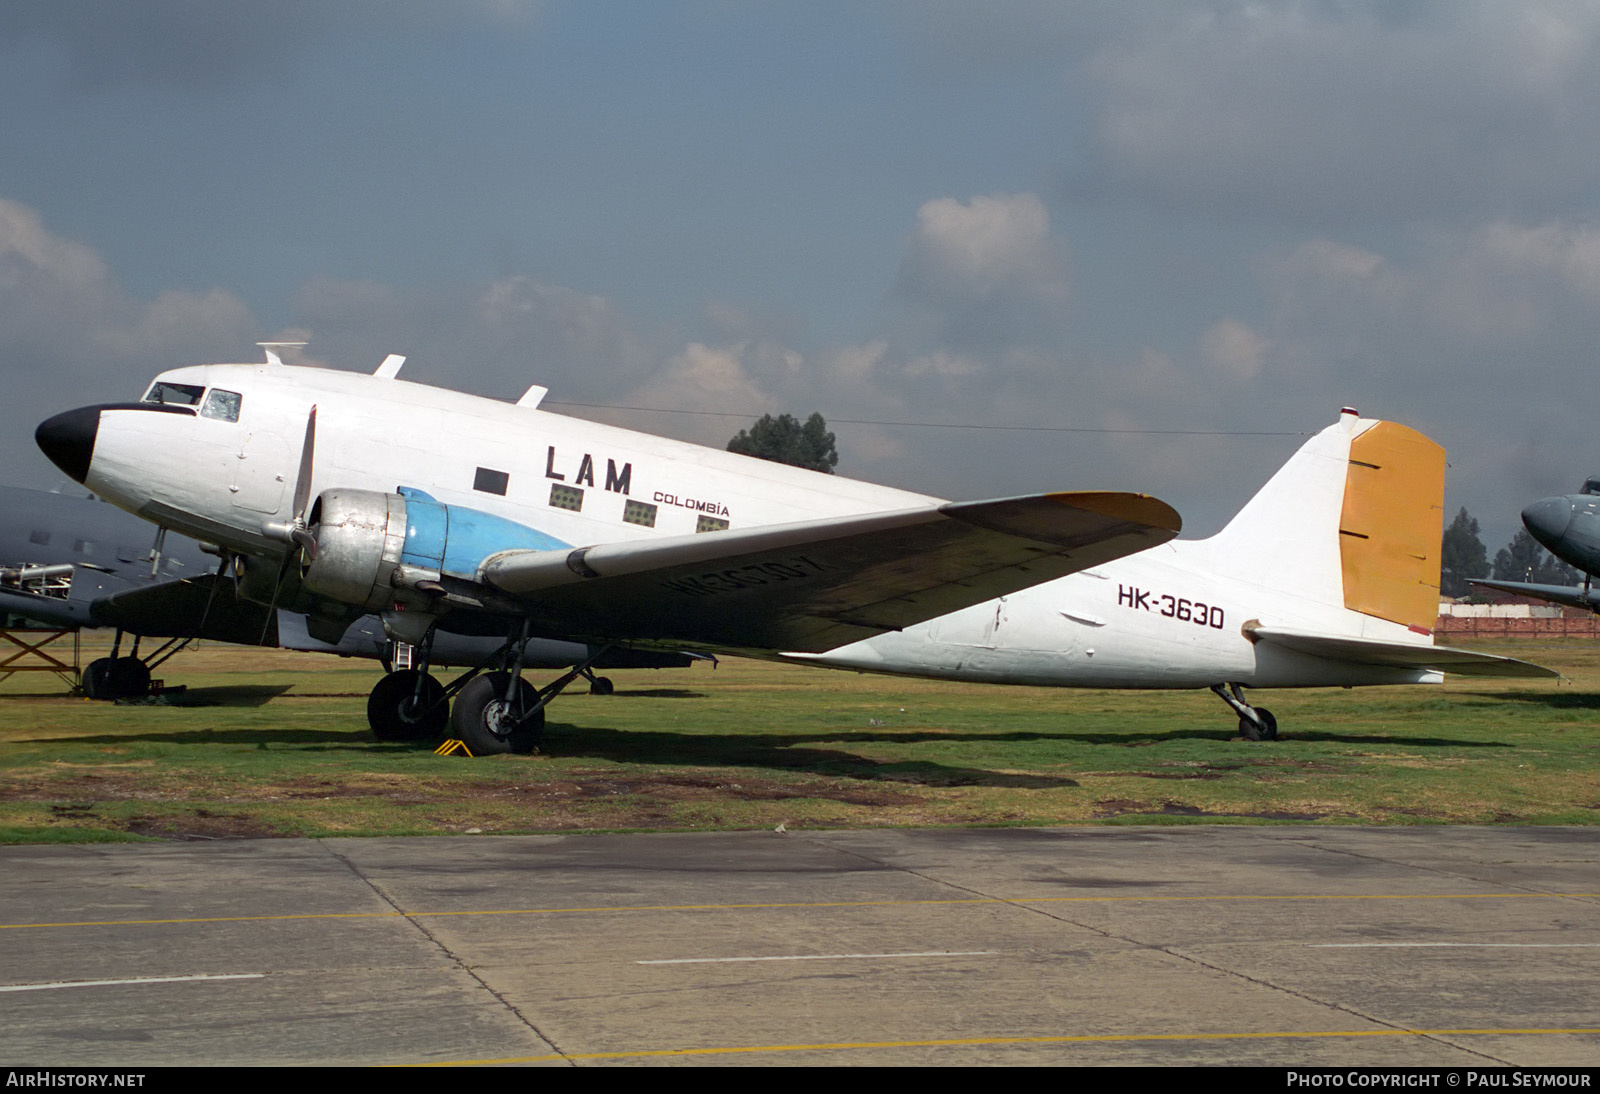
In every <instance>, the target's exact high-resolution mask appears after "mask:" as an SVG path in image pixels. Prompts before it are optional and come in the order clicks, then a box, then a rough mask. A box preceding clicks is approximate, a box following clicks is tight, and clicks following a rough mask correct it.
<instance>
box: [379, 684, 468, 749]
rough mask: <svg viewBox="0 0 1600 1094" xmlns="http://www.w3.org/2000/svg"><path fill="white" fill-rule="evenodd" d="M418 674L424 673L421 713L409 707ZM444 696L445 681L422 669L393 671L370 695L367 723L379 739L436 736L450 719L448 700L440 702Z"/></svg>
mask: <svg viewBox="0 0 1600 1094" xmlns="http://www.w3.org/2000/svg"><path fill="white" fill-rule="evenodd" d="M418 676H423V682H422V711H421V713H420V714H418V713H415V712H412V711H411V709H410V708H411V700H412V697H413V696H414V695H416V692H417V677H418ZM443 698H444V685H443V684H441V683H439V681H437V680H435V679H434V678H433V677H432V676H427V675H424V674H423V673H422V671H421V670H420V669H401V670H400V671H399V672H391V673H389V675H387V676H385V677H384V678H383V679H382V680H379V681H378V683H377V684H376V685H375V686H374V687H373V689H372V694H371V695H369V696H367V724H368V725H369V726H371V727H372V735H373V736H374V737H376V738H378V740H380V741H431V740H437V739H438V738H439V737H440V736H442V735H443V734H444V727H445V725H446V724H447V723H448V722H449V721H450V708H449V706H448V704H446V703H442V702H440V700H441V699H443Z"/></svg>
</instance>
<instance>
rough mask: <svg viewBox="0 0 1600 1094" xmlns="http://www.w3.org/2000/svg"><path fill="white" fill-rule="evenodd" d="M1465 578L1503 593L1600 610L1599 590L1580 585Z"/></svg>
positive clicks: (1570, 606) (1474, 583) (1571, 606)
mask: <svg viewBox="0 0 1600 1094" xmlns="http://www.w3.org/2000/svg"><path fill="white" fill-rule="evenodd" d="M1467 580H1468V582H1469V583H1470V584H1473V585H1482V586H1483V587H1484V588H1486V589H1498V590H1500V591H1501V592H1503V593H1512V594H1513V595H1516V596H1529V597H1532V598H1534V599H1535V600H1548V601H1549V602H1550V603H1552V604H1563V605H1565V606H1567V607H1569V608H1587V609H1589V610H1590V611H1592V612H1600V590H1596V591H1590V590H1589V589H1586V588H1585V587H1584V586H1582V585H1537V584H1533V583H1530V582H1526V581H1496V580H1493V579H1490V578H1480V577H1473V578H1468V579H1467Z"/></svg>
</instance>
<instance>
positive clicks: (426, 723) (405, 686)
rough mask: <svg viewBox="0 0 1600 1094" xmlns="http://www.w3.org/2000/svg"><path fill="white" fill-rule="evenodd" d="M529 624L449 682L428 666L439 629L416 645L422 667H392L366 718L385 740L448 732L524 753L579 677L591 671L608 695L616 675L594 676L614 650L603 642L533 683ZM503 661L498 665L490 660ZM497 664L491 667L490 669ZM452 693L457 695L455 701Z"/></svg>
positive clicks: (489, 747)
mask: <svg viewBox="0 0 1600 1094" xmlns="http://www.w3.org/2000/svg"><path fill="white" fill-rule="evenodd" d="M527 638H528V635H527V632H526V625H525V624H524V626H523V630H522V633H521V634H517V635H513V636H512V637H511V638H509V639H507V641H506V643H505V645H503V646H501V647H500V649H498V650H496V651H495V652H494V654H493V655H491V656H490V657H488V658H487V659H486V660H484V661H483V662H482V663H481V664H479V665H477V666H475V667H474V668H472V669H471V670H470V671H468V672H466V673H464V674H462V675H461V676H459V677H457V678H456V679H455V680H453V681H451V682H450V683H449V684H448V685H445V684H441V683H440V682H439V681H438V680H437V679H435V678H434V677H433V676H432V675H430V674H429V672H428V660H429V655H430V653H431V652H432V649H433V631H431V630H430V631H429V632H428V634H427V636H426V637H425V638H424V639H423V642H422V645H421V646H419V647H418V648H417V667H416V668H409V669H400V670H398V671H395V672H391V673H389V674H388V675H387V676H385V677H384V678H383V679H382V680H379V681H378V683H377V686H376V687H374V688H373V689H372V694H371V695H370V696H368V698H367V722H368V724H369V725H371V726H372V732H373V735H374V736H376V737H377V738H378V740H380V741H421V740H429V739H433V738H437V737H438V736H440V735H441V734H442V733H443V732H444V729H445V726H446V725H448V726H449V727H450V734H451V736H453V737H457V738H459V739H460V740H461V741H462V742H464V743H465V744H466V746H467V748H468V749H469V750H470V751H471V752H472V754H473V755H475V756H486V755H496V754H502V753H507V752H511V753H520V754H526V753H530V752H532V751H534V749H535V748H537V747H538V744H539V739H540V738H541V737H542V736H543V735H544V708H545V707H546V706H548V705H549V703H550V700H552V699H554V698H555V697H556V696H557V695H560V694H561V692H562V691H564V690H565V689H566V687H567V685H568V684H571V683H572V682H573V681H574V680H577V679H578V678H579V677H582V678H584V679H587V680H588V681H589V683H590V690H591V692H592V693H593V694H597V695H606V694H609V693H610V691H611V688H610V684H611V681H609V680H607V679H606V678H605V677H604V676H600V677H596V676H595V675H594V672H593V671H592V666H593V665H594V663H595V662H596V661H598V660H599V659H600V658H601V657H603V656H605V654H606V653H607V652H609V650H610V647H605V648H603V649H600V650H597V651H596V652H595V653H594V654H593V655H592V656H591V657H589V659H588V660H586V661H584V662H583V663H582V664H579V665H575V666H574V667H573V668H572V670H571V671H569V672H568V673H566V674H565V675H564V676H562V677H561V678H560V679H559V680H557V681H555V682H554V683H552V684H548V685H546V686H545V687H542V688H535V687H534V686H533V685H532V684H530V683H528V682H527V681H526V680H524V679H523V678H522V651H523V648H524V647H525V646H526V644H527ZM496 664H498V666H499V667H498V668H492V666H495V665H496ZM486 670H491V671H486ZM452 700H453V701H452Z"/></svg>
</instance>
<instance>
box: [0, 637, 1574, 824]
mask: <svg viewBox="0 0 1600 1094" xmlns="http://www.w3.org/2000/svg"><path fill="white" fill-rule="evenodd" d="M95 641H96V639H94V638H92V637H91V638H86V639H85V649H84V662H85V663H87V661H88V660H89V659H90V658H91V657H93V656H97V655H98V652H99V651H97V650H96V649H95V648H93V646H92V644H93V643H94V642H95ZM1485 648H1489V649H1492V650H1493V651H1494V652H1499V653H1508V654H1511V655H1513V656H1518V657H1524V658H1526V659H1528V660H1533V661H1537V662H1539V663H1541V664H1546V665H1549V666H1551V667H1554V668H1557V669H1560V670H1561V671H1562V672H1563V673H1564V674H1565V675H1566V676H1567V677H1568V679H1567V680H1565V681H1563V682H1562V683H1560V684H1556V683H1555V682H1552V681H1500V682H1496V681H1473V680H1467V679H1464V678H1459V677H1457V678H1452V680H1451V681H1450V682H1448V683H1446V684H1445V685H1444V686H1442V687H1406V688H1369V689H1358V690H1352V691H1345V690H1336V689H1316V690H1306V691H1278V692H1256V693H1252V699H1253V701H1256V702H1258V703H1261V704H1262V705H1266V706H1270V707H1271V708H1272V710H1273V712H1274V713H1275V714H1276V715H1277V718H1278V724H1279V728H1280V732H1281V733H1282V738H1281V739H1280V740H1277V741H1272V742H1261V743H1252V742H1247V741H1244V740H1242V739H1241V738H1239V737H1238V736H1237V719H1236V718H1235V717H1234V716H1233V715H1232V714H1231V712H1229V711H1228V710H1227V709H1226V708H1225V707H1224V706H1223V704H1222V703H1221V702H1220V701H1218V700H1217V699H1216V698H1215V697H1214V696H1212V695H1211V694H1209V693H1207V692H1179V693H1163V692H1146V693H1140V692H1109V691H1067V690H1052V689H1044V688H1001V687H983V686H977V685H965V684H946V683H940V682H934V681H917V680H899V679H894V678H889V677H875V676H863V675H857V674H853V673H839V672H829V671H826V670H822V669H810V668H803V667H797V666H789V665H772V664H765V663H759V662H751V661H725V662H724V663H723V664H722V665H721V666H720V667H718V668H715V669H713V668H712V667H711V666H709V665H699V666H696V667H695V668H692V669H684V670H673V671H661V672H618V673H614V674H613V679H614V680H615V681H616V684H617V691H616V693H615V694H614V695H611V696H607V697H603V698H602V697H597V696H590V695H588V694H586V693H584V692H583V691H582V690H581V689H580V688H574V689H572V690H571V691H569V692H568V693H567V694H566V695H565V696H563V697H562V698H560V699H558V700H556V702H555V703H554V704H553V705H552V706H551V708H550V721H549V726H548V729H547V733H546V738H545V744H544V748H543V751H542V753H541V754H539V755H535V756H496V757H487V758H477V759H467V758H462V757H439V756H435V755H433V753H432V751H431V749H430V748H429V747H424V746H420V745H404V744H379V743H377V742H375V741H374V740H373V738H372V735H371V733H370V732H369V731H368V730H367V728H366V716H365V709H366V695H367V692H368V690H369V689H370V688H371V686H372V684H373V683H374V682H375V681H376V680H377V678H378V675H379V672H380V670H379V669H378V668H377V666H376V665H374V664H372V663H371V662H362V661H345V660H339V659H336V658H330V657H324V656H318V655H311V654H293V653H286V652H280V651H261V650H248V649H240V648H237V647H229V646H222V645H208V646H206V647H205V648H203V649H201V650H198V651H191V652H186V653H184V654H181V655H179V656H178V657H177V658H175V659H174V660H172V661H170V662H168V663H167V664H166V665H164V666H163V667H162V668H161V669H160V671H159V672H158V674H157V675H159V676H163V677H165V678H166V679H167V680H168V681H169V682H171V683H179V682H181V683H184V684H187V685H188V691H187V693H186V696H185V697H184V701H185V704H186V705H183V706H152V705H124V704H117V705H110V704H105V703H95V702H90V701H87V700H83V699H77V698H73V697H71V696H68V695H67V694H65V686H64V685H63V684H61V682H60V681H58V680H56V679H55V678H54V677H50V676H45V675H28V676H22V675H19V676H14V677H12V678H11V679H10V680H8V681H5V682H4V683H0V841H5V842H41V841H55V840H71V841H86V840H121V839H139V838H208V837H209V838H222V837H238V836H291V835H292V836H321V835H402V834H406V835H410V834H432V833H460V832H497V833H505V832H555V831H562V832H565V831H594V830H629V829H632V830H640V829H643V830H648V829H674V830H689V829H713V828H771V827H776V826H777V825H779V824H783V825H786V826H788V827H789V828H800V827H859V826H869V825H1045V824H1090V823H1093V824H1107V823H1113V824H1114V823H1137V824H1150V823H1175V824H1182V823H1205V822H1224V823H1235V824H1238V823H1262V824H1264V823H1313V824H1314V823H1325V824H1593V823H1596V821H1597V820H1600V747H1597V746H1600V733H1597V728H1600V642H1592V641H1584V640H1571V641H1547V642H1540V643H1530V644H1526V645H1516V646H1513V645H1493V646H1486V647H1485ZM544 675H545V674H539V673H534V674H530V678H531V679H534V680H542V678H543V676H544ZM548 675H550V676H552V677H553V676H554V675H555V674H553V673H551V674H548Z"/></svg>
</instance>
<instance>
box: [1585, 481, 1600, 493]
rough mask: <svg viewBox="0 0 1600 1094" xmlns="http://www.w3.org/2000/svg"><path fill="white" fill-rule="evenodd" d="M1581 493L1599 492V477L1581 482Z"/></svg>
mask: <svg viewBox="0 0 1600 1094" xmlns="http://www.w3.org/2000/svg"><path fill="white" fill-rule="evenodd" d="M1583 493H1585V494H1600V479H1590V480H1589V481H1588V482H1586V483H1584V484H1583Z"/></svg>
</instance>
